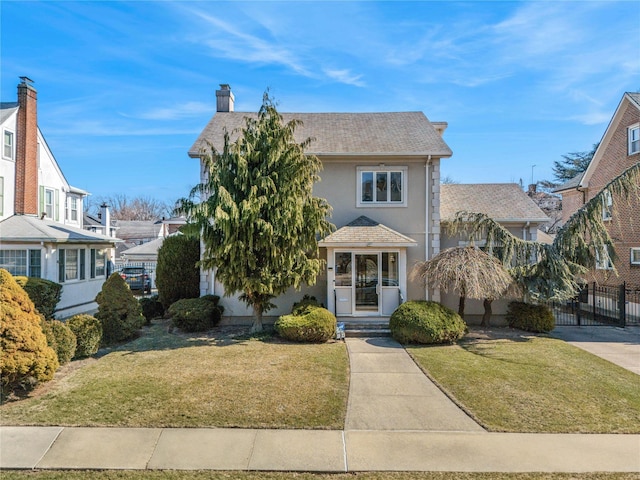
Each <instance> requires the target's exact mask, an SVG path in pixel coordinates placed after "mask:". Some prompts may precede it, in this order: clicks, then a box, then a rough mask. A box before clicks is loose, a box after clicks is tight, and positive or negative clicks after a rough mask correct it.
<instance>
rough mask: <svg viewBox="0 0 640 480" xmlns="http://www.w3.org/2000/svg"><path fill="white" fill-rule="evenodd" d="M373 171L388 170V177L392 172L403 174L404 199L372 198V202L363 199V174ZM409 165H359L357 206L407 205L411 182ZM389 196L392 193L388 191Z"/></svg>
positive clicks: (395, 206) (383, 206)
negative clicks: (380, 199)
mask: <svg viewBox="0 0 640 480" xmlns="http://www.w3.org/2000/svg"><path fill="white" fill-rule="evenodd" d="M367 172H371V173H373V174H374V178H375V175H376V174H377V173H379V172H386V173H387V178H389V176H390V174H391V173H392V172H400V173H401V175H402V179H401V182H402V192H401V193H402V200H401V201H399V202H398V201H395V202H394V201H391V200H390V199H389V200H386V201H378V200H372V201H370V202H366V201H363V200H362V175H363V174H364V173H367ZM408 172H409V167H407V166H400V165H382V166H381V165H379V166H359V167H356V207H357V208H372V207H373V208H378V207H382V208H390V207H391V208H398V207H407V198H408V184H409V178H408V177H409V175H408ZM388 197H390V193H388Z"/></svg>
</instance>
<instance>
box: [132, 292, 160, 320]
mask: <svg viewBox="0 0 640 480" xmlns="http://www.w3.org/2000/svg"><path fill="white" fill-rule="evenodd" d="M138 302H139V303H140V308H142V315H143V316H144V318H145V320H146V321H147V325H151V320H153V319H154V318H158V317H161V316H163V315H164V307H163V306H162V304H161V303H160V302H159V301H158V295H152V296H151V297H143V298H141V299H140V300H138Z"/></svg>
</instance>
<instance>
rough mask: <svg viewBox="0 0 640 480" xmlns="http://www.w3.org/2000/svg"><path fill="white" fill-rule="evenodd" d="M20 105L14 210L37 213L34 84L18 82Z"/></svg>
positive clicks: (18, 212) (23, 212)
mask: <svg viewBox="0 0 640 480" xmlns="http://www.w3.org/2000/svg"><path fill="white" fill-rule="evenodd" d="M18 106H19V108H18V119H17V121H18V123H17V126H16V130H17V131H16V196H15V213H17V214H31V215H38V117H37V109H36V107H37V93H36V90H35V89H34V88H33V87H32V86H31V85H28V84H26V83H21V84H20V85H18Z"/></svg>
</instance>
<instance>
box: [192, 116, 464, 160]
mask: <svg viewBox="0 0 640 480" xmlns="http://www.w3.org/2000/svg"><path fill="white" fill-rule="evenodd" d="M281 115H282V117H283V120H284V122H289V121H291V120H293V119H296V120H300V121H301V122H302V125H298V127H297V128H296V130H295V139H296V142H302V141H303V140H305V139H307V138H309V137H310V138H313V139H314V140H313V141H312V142H311V144H310V145H309V147H308V148H307V153H309V154H314V155H342V154H347V155H349V154H350V155H433V156H438V157H450V156H451V154H452V153H451V149H450V148H449V147H448V146H447V144H446V143H445V142H444V140H443V139H442V137H441V136H440V134H439V133H438V131H437V130H436V128H435V127H434V126H433V124H432V123H431V122H430V121H429V120H428V119H427V117H426V116H425V115H424V113H422V112H389V113H282V114H281ZM245 117H251V118H256V117H257V114H256V113H246V112H218V113H216V114H215V115H214V116H213V118H212V119H211V120H210V121H209V123H208V124H207V126H206V127H205V128H204V130H203V131H202V133H201V134H200V136H199V137H198V139H197V140H196V142H195V143H194V144H193V146H192V147H191V149H190V150H189V155H190V156H191V157H199V156H200V154H201V152H203V151H204V152H209V146H208V143H207V142H210V143H211V144H212V145H213V146H214V147H215V148H216V150H218V151H221V150H222V148H223V145H224V129H225V128H226V129H227V131H229V133H230V134H232V133H233V132H234V130H236V129H238V128H242V127H244V125H245V122H244V119H245ZM237 137H238V133H235V134H232V135H231V140H232V141H233V140H235V139H237Z"/></svg>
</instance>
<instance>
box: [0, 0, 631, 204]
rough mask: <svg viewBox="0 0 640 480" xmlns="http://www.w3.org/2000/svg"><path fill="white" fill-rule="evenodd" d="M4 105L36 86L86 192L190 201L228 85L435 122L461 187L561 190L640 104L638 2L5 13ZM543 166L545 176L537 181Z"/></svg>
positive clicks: (59, 7)
mask: <svg viewBox="0 0 640 480" xmlns="http://www.w3.org/2000/svg"><path fill="white" fill-rule="evenodd" d="M0 9H1V10H0V13H1V27H2V29H1V46H0V48H1V52H0V53H1V72H0V73H1V76H0V87H1V100H2V101H4V102H6V101H15V99H16V86H17V84H18V82H19V79H18V77H19V76H22V75H26V76H28V77H30V78H32V79H33V80H35V84H34V85H35V87H36V88H37V90H38V115H39V124H40V128H41V129H42V131H43V133H44V135H45V138H46V139H47V142H48V143H49V146H50V147H51V149H52V151H53V153H54V155H55V156H56V158H57V160H58V163H59V164H60V165H61V167H62V169H63V171H64V172H65V174H66V176H67V179H68V181H69V182H70V183H71V184H72V185H73V186H76V187H79V188H83V189H85V190H88V191H90V192H92V194H93V195H94V196H96V197H99V196H108V195H112V194H120V193H125V194H127V195H129V196H131V197H133V196H145V197H151V198H156V199H159V200H163V201H171V202H172V201H174V200H175V199H177V198H179V197H182V196H186V195H187V194H188V191H189V189H190V188H191V187H192V186H193V185H194V184H195V183H196V182H197V181H198V162H197V161H196V160H194V159H190V158H189V157H188V156H187V151H188V149H189V147H190V146H191V145H192V143H193V142H194V140H195V139H196V138H197V136H198V134H199V133H200V131H201V130H202V128H203V127H204V126H205V124H206V123H207V122H208V120H209V119H210V117H211V116H212V115H213V113H214V111H215V90H216V89H217V88H218V85H219V84H220V83H228V84H230V85H231V87H232V90H233V92H234V94H235V97H236V110H237V111H256V110H257V109H258V108H259V106H260V104H261V100H262V94H263V92H264V91H265V89H267V88H269V89H270V92H271V95H272V96H273V97H274V98H275V100H276V101H277V102H278V106H279V109H280V111H283V112H296V111H300V112H370V111H414V110H420V111H423V112H425V114H426V115H427V117H428V118H429V119H431V120H434V121H446V122H448V123H449V128H448V130H447V131H446V132H445V137H444V138H445V140H446V142H447V143H448V144H449V146H450V147H451V148H452V150H453V152H454V154H453V157H452V158H450V159H447V160H444V161H443V166H442V172H443V175H447V176H449V177H451V178H452V179H454V180H456V181H458V182H461V183H494V182H499V183H501V182H519V181H520V179H522V180H523V182H524V183H525V184H527V183H529V182H530V181H531V179H532V171H533V179H534V180H536V181H537V180H541V179H549V178H551V177H552V171H551V167H552V165H553V161H554V160H559V159H560V158H561V155H563V154H566V153H568V152H573V151H581V150H589V149H590V148H591V146H592V145H593V144H594V143H595V142H598V141H599V140H600V138H601V137H602V135H603V133H604V131H605V129H606V127H607V124H608V122H609V120H610V119H611V117H612V115H613V112H614V111H615V108H616V106H617V105H618V102H619V101H620V99H621V97H622V94H623V93H624V92H625V91H638V90H640V9H639V8H638V4H637V2H633V1H623V2H614V1H606V2H595V1H585V2H582V1H563V2H550V1H535V2H492V1H486V2H449V1H438V2H418V1H412V2H374V1H360V2H338V1H333V2H311V1H306V2H272V1H261V2H209V1H192V2H188V1H152V2H145V1H134V2H116V1H107V2H101V1H83V2H76V1H63V2H54V1H46V2H36V1H29V2H19V1H11V0H3V1H2V2H0ZM533 165H535V167H534V168H533V169H532V166H533Z"/></svg>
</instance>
